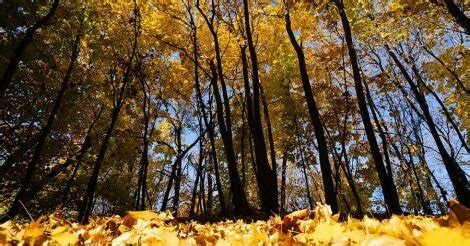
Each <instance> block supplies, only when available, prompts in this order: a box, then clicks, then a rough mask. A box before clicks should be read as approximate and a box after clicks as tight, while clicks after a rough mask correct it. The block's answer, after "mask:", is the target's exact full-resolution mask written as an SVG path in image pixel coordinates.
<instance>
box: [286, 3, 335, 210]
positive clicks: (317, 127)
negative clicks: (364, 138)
mask: <svg viewBox="0 0 470 246" xmlns="http://www.w3.org/2000/svg"><path fill="white" fill-rule="evenodd" d="M285 21H286V30H287V34H288V35H289V39H290V42H291V44H292V46H293V47H294V50H295V53H296V54H297V61H298V66H299V71H300V77H301V80H302V86H303V89H304V95H305V100H306V101H307V108H308V113H309V115H310V122H311V123H312V125H313V129H314V131H315V136H316V138H317V144H318V155H319V157H320V168H321V172H322V179H323V187H324V191H325V201H326V204H328V205H330V206H331V210H332V211H333V213H337V212H338V201H337V200H336V190H335V187H334V184H333V177H332V172H331V166H330V161H329V157H328V145H327V143H326V138H325V133H324V132H323V124H322V122H321V119H320V112H319V110H318V107H317V103H316V102H315V98H314V96H313V92H312V88H311V85H310V79H309V76H308V72H307V65H306V64H305V55H304V52H303V50H302V47H301V46H300V45H299V43H298V42H297V40H296V39H295V35H294V32H293V31H292V26H291V20H290V13H289V9H287V10H286V14H285Z"/></svg>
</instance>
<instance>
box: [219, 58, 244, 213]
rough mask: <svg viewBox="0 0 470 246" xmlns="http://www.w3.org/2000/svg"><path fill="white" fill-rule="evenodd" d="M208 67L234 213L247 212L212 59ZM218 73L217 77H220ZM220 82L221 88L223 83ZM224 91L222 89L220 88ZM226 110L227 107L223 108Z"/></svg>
mask: <svg viewBox="0 0 470 246" xmlns="http://www.w3.org/2000/svg"><path fill="white" fill-rule="evenodd" d="M210 68H211V71H212V77H211V83H212V88H213V91H214V98H215V102H216V106H217V109H216V111H217V112H216V113H217V122H218V124H219V129H220V135H221V136H222V141H223V143H224V150H225V156H226V159H227V166H228V171H229V179H230V188H231V191H232V194H233V197H234V199H233V203H234V213H235V214H246V213H249V212H250V211H249V210H250V207H249V205H248V201H247V200H246V196H245V192H244V191H243V189H242V184H241V181H240V176H239V174H238V170H237V163H236V157H235V151H234V148H233V137H232V133H231V123H228V122H230V118H227V117H226V118H225V119H224V112H223V103H222V98H221V97H220V92H219V87H218V85H217V71H216V68H215V64H214V62H213V61H211V62H210ZM220 77H221V76H220V75H219V79H220ZM221 84H222V88H223V87H224V84H223V83H221ZM222 90H223V91H224V89H222ZM224 100H225V98H224ZM225 109H226V110H227V108H225ZM227 114H230V111H226V112H225V116H227Z"/></svg>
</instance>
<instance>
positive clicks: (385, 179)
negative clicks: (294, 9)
mask: <svg viewBox="0 0 470 246" xmlns="http://www.w3.org/2000/svg"><path fill="white" fill-rule="evenodd" d="M334 2H335V5H336V7H337V8H338V12H339V15H340V17H341V22H342V25H343V30H344V34H345V38H346V43H347V46H348V51H349V59H350V63H351V66H352V70H353V78H354V88H355V91H356V97H357V102H358V106H359V113H360V115H361V118H362V122H363V124H364V128H365V132H366V135H367V140H368V141H369V147H370V150H371V154H372V158H373V160H374V164H375V167H376V169H377V173H378V175H379V180H380V184H381V186H382V191H383V195H384V199H385V204H386V206H387V210H388V212H389V213H391V214H399V213H401V208H400V201H399V199H398V193H397V190H396V189H394V187H395V184H394V183H393V179H392V178H391V177H390V176H389V175H387V169H386V168H385V165H384V161H383V159H382V154H381V153H380V148H379V145H378V143H377V138H376V136H375V133H374V127H373V125H372V122H371V119H370V115H369V111H368V109H367V103H366V98H365V95H364V89H363V88H362V82H361V74H360V72H359V64H358V59H357V55H356V50H355V48H354V43H353V40H352V34H351V27H350V25H349V20H348V17H347V16H346V12H345V10H344V6H343V2H342V0H334Z"/></svg>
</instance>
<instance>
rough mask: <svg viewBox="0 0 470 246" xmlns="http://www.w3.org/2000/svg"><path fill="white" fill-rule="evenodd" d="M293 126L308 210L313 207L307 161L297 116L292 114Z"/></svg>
mask: <svg viewBox="0 0 470 246" xmlns="http://www.w3.org/2000/svg"><path fill="white" fill-rule="evenodd" d="M294 126H295V137H296V140H297V141H296V142H297V150H298V151H299V156H300V164H301V165H302V174H303V175H304V181H305V190H306V194H307V200H308V205H309V208H310V210H312V209H313V203H314V201H313V198H312V194H311V193H310V184H309V182H308V175H307V163H306V161H305V158H304V148H303V147H302V146H303V144H304V143H303V141H302V137H301V135H300V130H299V124H298V122H297V116H296V115H294Z"/></svg>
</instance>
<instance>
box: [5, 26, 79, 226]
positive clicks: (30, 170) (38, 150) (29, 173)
mask: <svg viewBox="0 0 470 246" xmlns="http://www.w3.org/2000/svg"><path fill="white" fill-rule="evenodd" d="M80 38H81V33H79V34H77V36H76V38H75V40H74V42H73V45H72V55H71V57H70V62H69V65H68V68H67V71H66V72H65V76H64V78H63V80H62V83H61V87H60V90H59V92H58V94H57V97H56V99H55V101H54V105H53V107H52V110H51V112H50V113H49V116H48V118H47V121H46V124H45V125H44V127H43V128H42V130H41V134H40V136H39V138H38V140H37V144H36V147H35V149H34V153H33V156H32V157H31V161H30V162H29V163H28V166H27V168H26V173H25V175H24V177H23V179H22V181H21V187H20V190H19V191H18V193H17V194H16V197H15V200H14V201H13V203H12V204H11V206H10V209H9V210H8V212H7V213H6V216H4V218H3V219H0V221H3V220H4V219H8V218H14V217H15V216H16V215H17V214H18V212H19V211H20V209H21V202H22V201H21V200H23V198H24V197H25V195H26V194H27V193H28V189H29V188H30V187H29V186H30V184H31V181H32V179H33V176H34V172H35V171H36V168H37V165H38V163H39V161H40V159H41V154H42V150H43V148H44V145H45V143H46V140H47V138H48V136H49V133H50V132H51V130H52V127H53V125H54V122H55V120H56V116H57V113H58V112H59V109H60V106H61V104H62V101H63V99H64V97H65V93H66V91H67V89H68V85H69V81H70V77H71V76H72V72H73V69H74V67H75V64H76V61H77V58H78V54H79V52H80Z"/></svg>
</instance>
